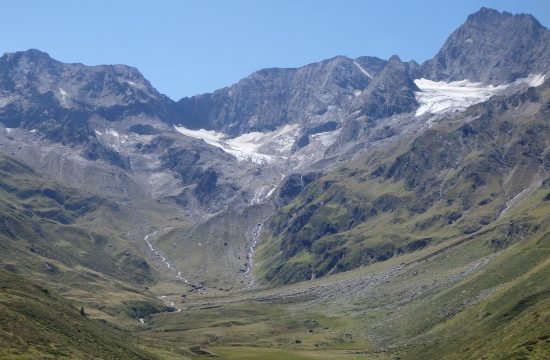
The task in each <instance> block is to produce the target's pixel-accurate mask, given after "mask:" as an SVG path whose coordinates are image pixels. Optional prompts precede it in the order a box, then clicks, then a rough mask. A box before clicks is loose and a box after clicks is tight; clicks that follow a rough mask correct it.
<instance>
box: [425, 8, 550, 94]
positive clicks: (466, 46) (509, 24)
mask: <svg viewBox="0 0 550 360" xmlns="http://www.w3.org/2000/svg"><path fill="white" fill-rule="evenodd" d="M549 58H550V31H549V30H548V29H546V28H545V27H544V26H542V25H541V24H540V23H539V22H538V21H537V20H536V19H535V18H534V17H533V16H531V15H526V14H517V15H512V14H510V13H508V12H499V11H497V10H493V9H488V8H481V10H479V11H478V12H476V13H474V14H472V15H470V16H469V17H468V19H467V20H466V22H465V23H464V24H463V25H462V26H460V27H459V28H458V29H457V30H456V31H455V32H453V33H452V34H451V35H450V36H449V38H448V39H447V41H446V42H445V44H444V45H443V47H442V48H441V50H440V51H439V52H438V53H437V54H436V56H435V57H434V58H433V59H431V60H428V61H426V62H425V63H424V64H422V70H421V74H422V76H423V77H425V78H428V79H431V80H444V81H455V80H464V79H468V80H471V81H479V82H484V83H491V84H505V83H510V82H512V81H514V80H516V79H518V78H522V77H526V76H528V75H530V74H546V73H547V72H548V71H550V61H548V59H549Z"/></svg>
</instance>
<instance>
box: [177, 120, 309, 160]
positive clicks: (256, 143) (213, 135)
mask: <svg viewBox="0 0 550 360" xmlns="http://www.w3.org/2000/svg"><path fill="white" fill-rule="evenodd" d="M174 128H175V129H176V131H178V132H179V133H181V134H183V135H186V136H189V137H192V138H195V139H201V140H203V141H205V142H206V143H208V144H210V145H213V146H216V147H219V148H220V149H222V150H223V151H225V152H226V153H229V154H231V155H233V156H235V157H236V158H237V159H238V160H241V161H252V162H255V163H257V164H264V163H271V162H274V161H276V160H279V159H284V158H287V157H288V156H289V154H290V150H291V149H292V144H294V141H295V140H296V136H297V135H298V131H299V127H298V125H286V126H284V127H282V128H280V129H278V130H275V131H269V132H250V133H246V134H243V135H241V136H238V137H236V138H233V139H231V138H228V137H227V135H225V134H223V133H220V132H217V131H214V130H204V129H201V130H191V129H187V128H185V127H183V126H174Z"/></svg>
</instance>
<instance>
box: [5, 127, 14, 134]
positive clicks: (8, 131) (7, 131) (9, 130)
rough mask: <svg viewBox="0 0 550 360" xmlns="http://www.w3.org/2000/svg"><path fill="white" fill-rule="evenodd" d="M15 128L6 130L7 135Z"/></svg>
mask: <svg viewBox="0 0 550 360" xmlns="http://www.w3.org/2000/svg"><path fill="white" fill-rule="evenodd" d="M14 130H15V128H6V133H8V134H11V133H12V132H13V131H14Z"/></svg>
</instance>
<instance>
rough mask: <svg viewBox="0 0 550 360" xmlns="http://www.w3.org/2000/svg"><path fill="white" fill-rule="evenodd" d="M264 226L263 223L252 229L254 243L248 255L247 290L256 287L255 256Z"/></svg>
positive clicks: (245, 274) (251, 244)
mask: <svg viewBox="0 0 550 360" xmlns="http://www.w3.org/2000/svg"><path fill="white" fill-rule="evenodd" d="M263 225H264V224H263V222H261V223H258V224H256V226H254V227H253V228H252V241H251V242H250V246H249V247H248V251H247V253H246V271H245V272H244V277H245V279H246V281H247V284H246V288H247V289H250V288H252V287H254V278H253V277H252V266H253V256H254V251H255V250H256V246H257V245H258V240H259V237H260V234H261V233H262V227H263Z"/></svg>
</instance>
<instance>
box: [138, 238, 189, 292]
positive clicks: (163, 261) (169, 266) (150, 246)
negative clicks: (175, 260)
mask: <svg viewBox="0 0 550 360" xmlns="http://www.w3.org/2000/svg"><path fill="white" fill-rule="evenodd" d="M157 233H158V230H155V231H153V232H152V233H150V234H147V235H145V237H144V238H143V240H145V242H146V243H147V245H148V246H149V249H150V250H151V252H152V253H153V254H154V255H155V258H157V259H160V261H161V262H162V264H163V265H165V266H166V267H167V268H168V269H169V270H170V271H171V272H174V273H176V279H178V280H182V281H183V282H185V283H186V284H187V283H188V281H187V279H185V278H184V277H183V276H182V275H181V271H179V270H178V269H176V268H175V267H174V266H173V265H172V264H170V262H168V260H166V258H165V257H164V256H162V255H161V254H160V253H159V252H158V251H157V250H156V249H155V248H154V247H153V244H151V241H150V240H149V239H150V238H151V237H152V236H155V235H156V234H157Z"/></svg>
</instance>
